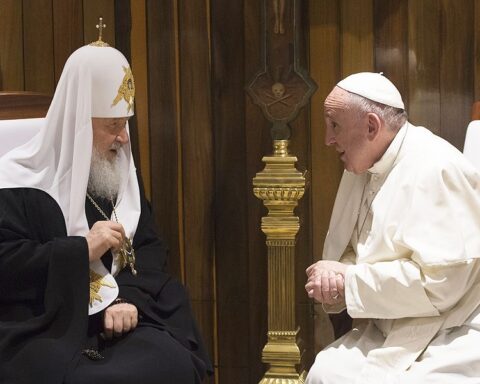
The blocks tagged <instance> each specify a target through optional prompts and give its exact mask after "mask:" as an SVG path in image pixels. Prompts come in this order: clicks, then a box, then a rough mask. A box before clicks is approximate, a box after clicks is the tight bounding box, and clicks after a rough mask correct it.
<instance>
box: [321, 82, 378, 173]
mask: <svg viewBox="0 0 480 384" xmlns="http://www.w3.org/2000/svg"><path fill="white" fill-rule="evenodd" d="M348 97H349V95H348V92H346V91H345V90H343V89H341V88H339V87H335V88H334V89H333V91H332V92H331V93H330V94H329V95H328V97H327V98H326V100H325V103H324V107H325V123H326V130H325V144H326V145H328V146H334V147H335V149H336V150H337V152H338V153H339V154H340V159H341V160H342V162H343V163H344V166H345V169H346V170H348V171H350V172H353V173H356V174H360V173H363V172H366V171H367V169H368V168H370V167H371V166H372V165H373V162H372V160H371V154H369V152H370V148H369V140H368V139H367V134H368V117H367V116H366V114H360V113H359V111H358V110H357V109H356V108H352V107H351V106H349V105H348Z"/></svg>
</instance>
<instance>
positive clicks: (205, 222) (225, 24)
mask: <svg viewBox="0 0 480 384" xmlns="http://www.w3.org/2000/svg"><path fill="white" fill-rule="evenodd" d="M285 2H286V6H287V7H289V6H291V5H292V3H293V1H292V0H285ZM261 6H262V2H261V1H259V0H230V1H225V0H198V1H190V0H162V1H157V0H120V1H119V0H117V1H115V2H114V1H113V0H96V1H90V0H83V1H82V0H23V1H22V0H0V19H1V20H2V23H0V52H1V54H0V88H1V89H2V90H30V91H40V92H45V93H51V92H53V89H54V87H55V84H56V81H58V77H59V75H60V73H61V69H62V68H63V65H64V63H65V60H66V58H67V57H68V55H69V54H70V53H71V52H72V51H73V50H74V49H76V48H78V47H79V46H81V45H82V44H83V43H84V42H89V41H91V40H94V39H95V37H96V30H95V24H96V22H97V17H98V16H99V15H100V14H101V15H102V16H103V17H104V19H105V22H106V24H107V26H108V27H107V29H106V31H105V40H107V41H109V42H110V43H112V44H115V43H116V46H117V47H118V48H119V49H121V50H122V52H124V53H125V55H127V57H130V58H131V62H132V67H133V71H134V74H135V79H136V85H137V105H136V113H137V116H136V127H137V129H136V130H135V131H134V136H135V137H134V138H135V140H136V148H138V150H139V151H138V153H137V156H136V157H137V161H138V162H139V163H140V169H141V171H142V174H143V177H144V180H145V184H146V189H147V194H148V195H149V196H150V197H151V201H152V205H153V208H154V210H155V212H156V218H157V222H158V225H159V228H160V230H161V232H162V233H163V234H164V236H165V238H166V239H167V241H168V243H169V245H170V250H171V255H170V265H169V268H170V270H171V272H172V273H173V274H174V275H176V276H178V277H179V278H180V279H181V280H182V281H183V282H184V283H185V284H186V286H187V287H188V289H189V292H190V296H191V299H192V306H193V309H194V311H195V313H196V316H197V319H198V322H199V325H200V328H201V331H202V333H203V335H204V338H205V341H206V343H207V345H208V348H209V351H210V353H211V356H212V359H213V360H214V363H215V367H216V374H215V377H213V378H211V379H210V380H208V382H210V383H217V384H220V383H221V384H229V383H231V384H238V383H240V384H243V383H256V382H258V380H259V379H260V377H261V376H262V374H263V369H264V367H263V365H262V363H261V348H262V347H263V345H264V344H265V342H266V327H267V311H266V305H267V292H266V287H267V283H266V278H267V265H266V246H265V243H264V240H265V238H264V235H263V234H262V233H261V231H260V219H261V217H262V215H265V214H266V211H265V209H264V208H263V206H262V203H261V201H260V200H257V199H256V198H255V197H254V196H253V193H252V178H253V177H254V176H255V173H256V172H258V171H260V170H261V169H262V168H263V164H262V162H261V158H262V156H263V155H265V154H270V153H271V138H270V132H269V123H268V122H267V120H266V119H265V118H264V117H263V115H262V113H261V111H260V109H259V108H258V107H257V106H256V105H254V104H253V103H252V101H251V100H250V98H249V97H248V96H247V95H246V93H245V85H246V84H247V83H249V81H250V80H251V79H252V77H253V76H254V74H255V73H256V72H257V71H258V70H259V68H260V65H261V63H260V61H261V55H260V48H261V44H262V40H261V32H262V25H261ZM301 8H302V22H303V25H304V29H303V33H302V36H301V39H300V40H301V44H302V46H303V49H302V50H301V54H302V57H301V60H300V61H301V63H302V65H303V66H304V67H306V68H308V69H309V71H310V75H311V77H312V78H313V79H314V80H315V81H316V83H317V85H318V90H317V92H316V93H315V94H314V96H313V98H312V102H311V105H310V106H309V107H308V108H305V109H304V110H302V111H301V113H300V114H299V116H298V117H297V119H296V120H295V121H294V122H293V123H292V124H291V125H292V140H291V141H292V143H291V148H292V151H293V153H294V154H295V155H296V156H297V157H298V159H299V161H298V164H297V167H298V168H299V169H300V170H308V174H309V189H308V191H307V193H306V194H305V196H304V197H303V199H302V200H301V201H300V206H299V208H298V209H297V214H298V215H299V216H300V220H301V225H302V227H301V230H300V233H299V236H298V243H297V261H296V271H295V275H296V285H297V292H296V301H297V317H298V320H299V324H300V325H301V327H302V338H303V339H304V341H305V346H306V362H307V364H308V365H309V364H311V363H312V361H313V358H314V354H315V352H316V351H318V350H320V349H321V348H323V347H324V346H325V345H327V344H328V343H329V342H330V341H331V340H332V338H333V336H332V331H331V326H330V324H329V321H328V320H327V318H326V317H325V315H323V314H322V311H321V308H313V307H312V306H311V302H310V301H309V300H308V298H307V297H306V295H305V294H304V291H303V285H304V283H305V277H304V270H305V268H306V267H307V266H308V265H309V264H310V263H312V262H313V261H314V260H317V259H318V258H319V257H320V255H321V252H322V247H323V239H324V237H325V234H326V231H327V227H328V221H329V216H330V212H331V209H332V205H333V200H334V197H335V192H336V188H337V185H338V182H339V180H340V175H341V171H342V164H341V163H340V161H339V159H338V157H337V155H336V153H335V151H333V150H330V149H327V148H326V147H325V146H324V144H323V135H324V123H323V107H322V104H323V100H324V99H325V97H326V96H327V94H328V93H329V92H330V90H331V89H332V87H333V86H334V85H335V84H336V82H337V81H338V80H340V79H341V78H343V77H345V76H347V75H349V74H351V73H354V72H358V71H379V72H380V71H381V72H384V74H385V75H386V76H387V77H389V78H390V79H391V80H392V81H393V82H394V83H395V84H396V85H397V86H398V88H399V90H400V92H401V93H402V94H403V96H404V99H405V101H406V104H407V110H408V112H409V115H410V121H411V122H412V123H414V124H417V125H424V126H426V127H428V128H430V129H431V130H433V131H434V132H436V133H438V134H439V135H441V136H443V137H444V138H446V139H447V140H449V141H450V142H452V143H453V144H454V145H456V146H457V147H458V148H460V149H461V148H462V145H463V140H464V134H465V129H466V126H467V123H468V121H469V114H470V107H471V104H472V102H473V100H475V99H479V98H480V62H479V59H477V57H479V55H476V54H475V53H476V52H477V53H478V52H479V46H480V45H479V41H480V32H479V31H480V28H479V23H480V2H479V1H478V0H422V1H408V0H303V1H302V7H301Z"/></svg>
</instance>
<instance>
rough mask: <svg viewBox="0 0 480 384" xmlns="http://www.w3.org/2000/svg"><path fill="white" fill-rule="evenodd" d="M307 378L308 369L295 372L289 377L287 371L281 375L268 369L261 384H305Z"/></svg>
mask: <svg viewBox="0 0 480 384" xmlns="http://www.w3.org/2000/svg"><path fill="white" fill-rule="evenodd" d="M306 379H307V371H303V372H302V373H300V374H298V373H295V374H293V375H291V377H287V374H286V373H282V374H281V375H279V374H275V373H270V371H268V372H267V373H265V377H264V378H263V379H262V380H260V382H259V384H300V383H301V384H303V383H305V380H306Z"/></svg>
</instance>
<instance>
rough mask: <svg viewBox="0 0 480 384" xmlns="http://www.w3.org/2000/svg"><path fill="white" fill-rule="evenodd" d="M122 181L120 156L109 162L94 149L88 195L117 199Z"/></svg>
mask: <svg viewBox="0 0 480 384" xmlns="http://www.w3.org/2000/svg"><path fill="white" fill-rule="evenodd" d="M121 180H122V175H121V172H120V167H119V162H118V156H115V158H113V159H112V160H109V159H107V158H106V157H105V156H103V155H102V154H101V153H100V152H98V150H97V149H96V148H95V147H93V150H92V161H91V163H90V175H89V177H88V193H89V194H90V195H92V196H96V197H101V198H105V199H115V198H116V197H117V194H118V190H119V188H120V182H121Z"/></svg>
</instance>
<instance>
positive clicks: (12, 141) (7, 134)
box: [0, 118, 45, 156]
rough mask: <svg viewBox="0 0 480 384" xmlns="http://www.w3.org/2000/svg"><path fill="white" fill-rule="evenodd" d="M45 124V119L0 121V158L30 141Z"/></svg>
mask: <svg viewBox="0 0 480 384" xmlns="http://www.w3.org/2000/svg"><path fill="white" fill-rule="evenodd" d="M44 123H45V119H44V118H38V119H17V120H0V156H3V155H4V154H5V153H7V152H8V151H10V150H12V149H13V148H15V147H18V146H20V145H22V144H25V143H26V142H27V141H29V140H30V139H31V138H32V137H33V136H35V134H36V133H37V132H38V131H39V130H40V127H41V126H42V125H43V124H44Z"/></svg>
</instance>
